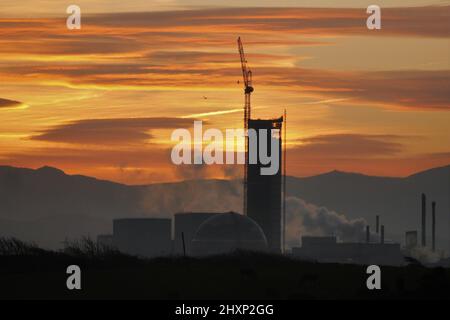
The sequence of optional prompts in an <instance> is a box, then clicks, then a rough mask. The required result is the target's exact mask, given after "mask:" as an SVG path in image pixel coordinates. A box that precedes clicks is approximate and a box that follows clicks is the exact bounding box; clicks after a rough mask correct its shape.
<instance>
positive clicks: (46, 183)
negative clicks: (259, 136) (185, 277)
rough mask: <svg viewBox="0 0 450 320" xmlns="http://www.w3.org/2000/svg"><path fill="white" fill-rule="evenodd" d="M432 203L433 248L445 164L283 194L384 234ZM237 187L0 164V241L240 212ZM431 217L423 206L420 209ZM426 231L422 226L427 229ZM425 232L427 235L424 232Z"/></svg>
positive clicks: (57, 239) (51, 240)
mask: <svg viewBox="0 0 450 320" xmlns="http://www.w3.org/2000/svg"><path fill="white" fill-rule="evenodd" d="M422 192H425V193H426V194H427V195H428V199H429V203H431V201H432V200H434V201H436V202H437V217H438V223H437V232H438V243H437V244H438V246H440V247H443V246H444V245H446V246H448V244H449V242H450V240H449V239H448V237H449V234H450V232H449V229H450V221H449V220H450V219H449V216H450V214H449V212H450V203H449V202H450V166H446V167H442V168H435V169H431V170H427V171H424V172H420V173H417V174H415V175H412V176H410V177H407V178H387V177H371V176H365V175H361V174H354V173H344V172H337V171H334V172H330V173H326V174H322V175H318V176H313V177H307V178H294V177H289V179H288V193H289V195H290V196H296V197H299V198H301V199H304V200H305V201H307V202H308V203H313V204H316V205H319V206H325V207H327V208H328V209H330V210H334V211H336V212H338V213H341V214H344V215H345V216H347V217H348V218H360V217H362V218H364V219H366V220H367V221H368V222H369V223H371V224H372V225H373V224H374V220H375V215H376V214H380V216H381V222H382V224H385V226H386V232H387V235H388V236H389V237H391V238H392V239H396V240H402V239H403V234H404V231H405V230H416V229H417V230H419V227H420V194H421V193H422ZM241 193H242V187H241V183H240V182H239V181H236V180H232V181H228V180H189V181H184V182H177V183H164V184H153V185H148V186H127V185H123V184H118V183H113V182H109V181H103V180H98V179H95V178H91V177H86V176H80V175H66V174H65V173H64V172H62V171H61V170H58V169H55V168H50V167H43V168H40V169H37V170H32V169H25V168H15V167H8V166H0V236H16V237H18V238H20V239H24V240H28V241H30V240H31V241H35V242H36V243H38V244H40V245H42V246H44V247H49V248H55V247H58V246H60V245H61V241H63V240H64V239H65V238H66V237H67V238H76V237H80V236H82V235H90V236H91V237H95V236H96V235H97V234H99V233H109V232H111V229H112V223H111V220H112V219H114V218H123V217H142V216H158V217H169V216H171V215H172V214H173V213H175V212H180V211H230V210H232V211H237V212H240V211H241V206H242V200H241ZM428 209H429V210H428V212H429V213H430V215H431V204H429V206H428ZM428 226H430V224H429V225H428ZM428 235H431V232H430V231H429V232H428Z"/></svg>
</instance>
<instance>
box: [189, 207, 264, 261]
mask: <svg viewBox="0 0 450 320" xmlns="http://www.w3.org/2000/svg"><path fill="white" fill-rule="evenodd" d="M267 249H268V247H267V240H266V237H265V236H264V232H263V231H262V230H261V227H260V226H259V225H258V224H257V223H256V222H255V221H253V220H252V219H251V218H249V217H246V216H244V215H241V214H238V213H234V212H228V213H221V214H216V215H214V216H213V217H210V218H208V219H207V220H206V221H204V222H203V223H202V224H201V225H200V227H199V228H198V230H197V232H196V233H195V236H194V237H193V239H192V242H191V253H192V255H194V256H205V255H214V254H226V253H231V252H234V251H236V250H250V251H260V252H264V251H267Z"/></svg>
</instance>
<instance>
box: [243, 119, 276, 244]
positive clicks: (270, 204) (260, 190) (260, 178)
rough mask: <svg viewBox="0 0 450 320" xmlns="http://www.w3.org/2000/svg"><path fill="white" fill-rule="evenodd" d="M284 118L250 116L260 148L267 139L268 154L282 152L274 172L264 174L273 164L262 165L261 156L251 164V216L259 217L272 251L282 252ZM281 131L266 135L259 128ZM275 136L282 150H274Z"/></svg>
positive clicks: (248, 203) (249, 211) (249, 172)
mask: <svg viewBox="0 0 450 320" xmlns="http://www.w3.org/2000/svg"><path fill="white" fill-rule="evenodd" d="M282 123H283V117H281V118H278V119H269V120H259V119H258V120H256V119H249V121H248V128H249V130H251V129H253V130H255V132H256V138H257V139H256V140H257V144H256V149H257V150H256V151H257V154H258V155H259V149H260V146H261V144H262V143H264V142H262V141H261V142H260V140H261V139H263V138H265V139H266V141H265V144H266V146H267V150H268V154H272V152H277V153H278V160H279V163H278V165H279V167H278V172H277V173H276V174H274V175H262V174H261V168H263V167H267V166H269V165H265V164H262V163H261V161H260V159H259V157H258V160H257V163H256V164H251V163H248V164H247V200H246V201H247V212H246V214H247V216H248V217H250V218H252V219H253V220H255V221H256V222H257V223H258V224H259V226H260V227H261V229H262V230H263V231H264V234H265V236H266V239H267V243H268V246H269V250H270V251H272V252H277V253H279V252H281V204H282V188H281V183H282V174H281V167H282V163H283V161H282V148H283V147H282V138H281V129H282ZM261 129H262V130H269V131H266V132H272V131H271V130H272V129H274V130H278V131H276V132H278V134H276V135H273V134H266V135H264V136H262V135H261V134H260V131H259V130H261ZM271 139H278V140H279V141H278V142H279V143H278V146H279V147H278V150H271Z"/></svg>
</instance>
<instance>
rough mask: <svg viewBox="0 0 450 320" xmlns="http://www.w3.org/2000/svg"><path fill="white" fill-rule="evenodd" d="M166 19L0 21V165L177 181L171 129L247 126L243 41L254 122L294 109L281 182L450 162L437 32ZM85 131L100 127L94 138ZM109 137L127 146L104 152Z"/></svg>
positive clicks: (324, 14)
mask: <svg viewBox="0 0 450 320" xmlns="http://www.w3.org/2000/svg"><path fill="white" fill-rule="evenodd" d="M430 10H431V9H430ZM441 10H442V8H441ZM444 10H448V11H450V10H449V8H448V7H445V9H444ZM414 12H415V11H414ZM416 14H417V13H414V15H416ZM164 15H165V16H163V17H162V18H161V17H160V16H159V15H158V13H157V12H153V13H151V16H149V17H151V18H152V19H149V20H146V19H144V18H142V17H141V18H139V19H134V18H133V14H127V16H126V17H125V16H124V17H123V19H119V21H112V20H110V19H112V18H111V16H109V15H99V16H95V15H93V16H90V17H89V18H88V20H87V22H86V23H85V24H83V28H82V30H79V31H74V32H71V31H69V30H67V29H65V21H64V20H63V19H53V18H52V19H47V18H42V19H30V18H20V17H18V18H8V19H2V18H0V39H1V40H0V44H1V46H0V78H1V79H2V88H0V121H1V122H0V123H1V124H0V159H1V160H0V164H5V165H17V166H24V167H39V166H43V165H52V166H56V167H59V168H61V169H63V170H65V171H67V172H69V173H82V174H88V175H94V176H97V177H100V178H104V179H111V180H115V181H120V182H125V183H129V184H133V183H147V182H157V181H173V180H178V179H180V177H178V176H177V173H176V172H177V169H176V168H174V166H173V165H172V164H171V163H170V158H169V155H168V150H169V149H170V148H171V146H173V143H172V142H171V141H170V133H171V131H172V130H173V129H175V128H178V127H177V126H179V122H177V121H178V120H184V121H186V122H183V125H184V126H185V127H187V128H188V129H191V126H192V125H191V122H190V121H191V120H192V123H193V120H194V119H200V120H205V121H206V125H205V129H206V128H218V129H221V130H225V129H226V128H236V127H241V126H242V107H243V99H244V97H243V89H242V79H241V77H242V75H241V71H240V64H239V56H238V53H237V48H236V44H235V41H236V38H237V36H238V35H241V36H242V37H243V38H244V42H245V49H246V53H247V59H248V61H249V64H250V67H251V68H252V70H253V81H254V85H255V88H256V90H255V93H254V94H253V96H252V103H253V111H254V112H253V116H254V117H255V118H267V117H279V116H281V115H282V113H283V110H284V109H285V108H287V110H288V142H287V145H288V148H289V150H290V152H289V156H288V167H289V169H288V170H289V171H288V174H291V175H302V176H305V175H312V174H317V173H321V172H325V171H330V170H333V169H339V170H345V171H358V172H363V173H368V174H380V175H392V176H398V175H400V176H401V175H407V174H410V173H413V172H414V171H418V170H420V169H425V168H427V167H431V166H437V165H445V164H448V163H450V146H449V144H448V142H447V143H443V141H450V127H449V126H448V123H450V112H448V110H449V109H448V108H449V107H450V101H449V94H448V92H447V91H448V89H447V88H446V85H447V84H448V83H449V80H450V65H449V58H448V57H449V56H450V54H449V53H450V52H449V50H450V49H449V48H448V36H445V32H444V31H441V29H439V28H440V27H442V26H440V25H436V24H435V23H436V22H435V21H432V20H430V21H429V20H427V19H426V18H423V20H424V22H423V23H424V25H423V26H421V28H420V30H414V29H411V30H405V29H404V27H403V25H399V26H396V25H393V26H392V27H391V28H389V27H387V28H386V30H385V31H383V32H385V34H384V33H381V34H379V35H376V36H375V37H374V36H373V34H371V33H370V32H368V31H367V33H365V32H366V31H365V30H364V28H361V27H360V26H359V25H358V24H357V23H355V22H354V21H355V20H354V19H359V18H360V17H361V16H364V12H363V13H360V12H359V11H355V10H352V9H321V10H314V9H308V10H301V9H298V8H296V9H271V13H270V14H269V13H268V12H267V10H265V9H263V8H260V9H255V10H253V11H251V12H250V11H245V10H244V11H243V12H241V13H240V14H238V15H233V14H230V13H229V12H227V11H223V12H221V11H220V10H219V9H217V10H215V11H214V12H213V13H211V14H210V15H209V16H208V15H205V13H203V12H202V11H196V10H193V11H187V12H185V13H183V12H172V13H171V12H165V13H164ZM119 16H120V15H119ZM385 16H386V17H387V18H390V20H392V21H394V20H395V18H396V17H397V16H396V13H395V11H392V12H389V11H387V12H386V14H385ZM343 19H348V20H347V21H348V26H346V27H345V28H342V27H340V24H342V21H343ZM356 21H358V20H356ZM303 23H306V25H305V26H304V27H299V26H301V24H303ZM434 32H436V34H434ZM371 41H373V42H374V43H379V44H380V45H383V43H385V44H387V45H388V46H389V48H390V54H389V55H385V54H383V53H382V52H383V51H382V48H380V49H378V51H376V50H374V48H375V44H373V45H372V46H371V45H369V44H368V43H371ZM401 44H404V46H402V45H401ZM366 47H367V48H368V49H367V50H364V48H366ZM369 48H370V49H369ZM411 48H420V49H418V50H417V52H415V51H412V50H411ZM443 48H444V49H443ZM445 48H447V49H445ZM333 52H334V53H335V55H333ZM352 52H357V53H358V54H357V55H356V54H354V55H352ZM405 53H407V56H405ZM402 57H404V58H402ZM392 61H396V63H398V64H399V65H401V67H398V68H393V67H392V66H393V65H395V64H394V63H393V62H392ZM418 66H419V67H418ZM17 102H19V104H17ZM130 118H158V119H159V118H161V121H167V124H166V125H157V124H156V123H153V122H151V124H141V123H139V122H132V123H129V122H128V121H127V119H130ZM165 118H167V119H166V120H164V119H165ZM89 119H91V120H92V119H94V120H102V119H103V120H105V121H103V122H102V121H99V122H98V124H96V127H94V129H92V128H91V127H89V123H83V122H82V121H83V120H89ZM108 119H119V121H120V119H123V122H124V124H123V126H121V125H118V124H116V123H115V122H113V123H110V122H108V121H107V120H108ZM152 126H153V127H152ZM77 130H81V131H80V132H78V131H77ZM89 130H92V138H89V137H87V138H86V136H85V135H87V133H90V132H91V131H89ZM117 130H124V137H123V139H124V140H123V141H122V140H120V143H112V142H113V140H114V139H118V137H117V136H116V132H117ZM77 133H78V134H80V135H83V136H82V137H83V138H82V139H81V138H80V139H78V140H77ZM40 135H42V136H41V137H40ZM108 139H111V143H110V144H108V143H105V141H108ZM127 139H128V140H127ZM137 172H145V174H142V176H139V174H137ZM211 172H212V176H214V177H224V174H223V170H220V169H217V170H216V169H214V170H211Z"/></svg>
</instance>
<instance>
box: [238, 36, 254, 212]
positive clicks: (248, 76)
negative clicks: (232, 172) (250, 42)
mask: <svg viewBox="0 0 450 320" xmlns="http://www.w3.org/2000/svg"><path fill="white" fill-rule="evenodd" d="M237 42H238V48H239V55H240V58H241V67H242V77H243V79H244V94H245V104H244V135H245V164H244V197H243V198H244V204H243V214H245V215H246V214H247V181H248V168H247V165H248V121H249V120H250V117H251V94H252V92H253V91H254V88H253V87H252V71H251V70H250V68H249V67H248V65H247V60H246V59H245V53H244V46H243V44H242V40H241V37H239V38H238V40H237Z"/></svg>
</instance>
